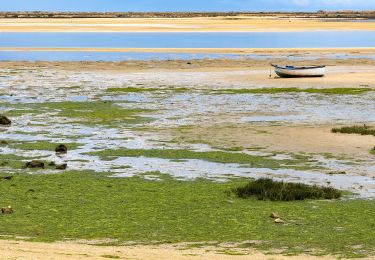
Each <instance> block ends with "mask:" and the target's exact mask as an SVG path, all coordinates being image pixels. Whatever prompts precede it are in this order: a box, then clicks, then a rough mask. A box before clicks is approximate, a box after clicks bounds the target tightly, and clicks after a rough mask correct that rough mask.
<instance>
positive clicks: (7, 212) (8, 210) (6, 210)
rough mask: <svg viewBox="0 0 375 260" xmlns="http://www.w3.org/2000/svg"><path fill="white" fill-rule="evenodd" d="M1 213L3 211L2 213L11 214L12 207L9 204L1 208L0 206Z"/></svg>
mask: <svg viewBox="0 0 375 260" xmlns="http://www.w3.org/2000/svg"><path fill="white" fill-rule="evenodd" d="M1 213H3V214H12V213H13V209H12V207H11V206H8V207H3V208H1Z"/></svg>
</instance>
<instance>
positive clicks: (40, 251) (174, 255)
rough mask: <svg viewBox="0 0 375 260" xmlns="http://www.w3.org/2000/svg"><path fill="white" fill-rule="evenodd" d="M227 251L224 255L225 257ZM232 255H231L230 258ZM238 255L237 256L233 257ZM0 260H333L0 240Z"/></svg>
mask: <svg viewBox="0 0 375 260" xmlns="http://www.w3.org/2000/svg"><path fill="white" fill-rule="evenodd" d="M225 251H227V253H225ZM230 254H232V255H230ZM235 254H237V255H235ZM0 258H1V259H61V260H65V259H66V260H68V259H69V260H73V259H110V258H115V259H147V260H161V259H173V260H189V259H193V260H227V259H228V260H229V259H230V260H245V259H253V260H263V259H264V260H265V259H279V260H283V259H288V260H289V259H290V260H297V259H298V260H299V259H302V260H304V259H312V260H314V259H333V257H329V256H319V257H317V256H316V257H315V256H306V255H297V256H283V255H272V254H264V253H261V252H258V251H256V250H255V249H232V248H231V247H230V246H229V247H227V248H217V247H208V246H202V247H199V248H198V247H197V248H188V244H185V245H173V244H172V245H155V246H142V245H136V246H98V245H89V244H85V243H78V242H54V243H36V242H25V241H8V240H0Z"/></svg>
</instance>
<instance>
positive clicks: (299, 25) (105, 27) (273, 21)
mask: <svg viewBox="0 0 375 260" xmlns="http://www.w3.org/2000/svg"><path fill="white" fill-rule="evenodd" d="M313 30H375V22H342V21H341V22H337V21H328V20H324V21H320V20H313V19H309V20H304V19H294V18H288V19H282V18H265V17H246V16H236V17H212V18H209V17H203V18H69V19H48V18H44V19H38V18H32V19H27V18H20V19H1V20H0V32H260V31H266V32H271V31H272V32H280V31H281V32H282V31H313Z"/></svg>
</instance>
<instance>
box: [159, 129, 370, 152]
mask: <svg viewBox="0 0 375 260" xmlns="http://www.w3.org/2000/svg"><path fill="white" fill-rule="evenodd" d="M335 126H336V125H335ZM335 126H329V125H322V126H306V125H287V126H285V125H283V126H260V125H250V124H236V125H233V124H220V125H208V126H199V125H195V126H191V127H186V128H183V129H178V128H175V129H164V130H160V132H159V134H160V135H161V136H172V137H173V138H174V139H175V140H179V141H180V142H188V143H189V142H194V141H195V142H198V141H202V142H203V143H208V144H209V145H211V146H213V147H218V148H233V147H243V148H248V149H258V148H259V149H262V151H268V152H274V151H283V152H287V153H311V154H332V155H334V156H337V157H338V156H348V157H351V158H358V159H366V158H372V157H373V155H371V154H369V150H370V149H372V148H373V147H374V145H375V137H374V136H361V135H347V134H334V133H331V131H330V130H331V128H332V127H335Z"/></svg>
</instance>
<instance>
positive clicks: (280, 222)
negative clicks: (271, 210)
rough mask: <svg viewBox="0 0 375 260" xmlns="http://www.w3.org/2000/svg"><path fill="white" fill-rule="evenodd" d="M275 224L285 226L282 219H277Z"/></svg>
mask: <svg viewBox="0 0 375 260" xmlns="http://www.w3.org/2000/svg"><path fill="white" fill-rule="evenodd" d="M275 223H276V224H284V223H285V221H284V220H282V219H281V218H277V219H275Z"/></svg>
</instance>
